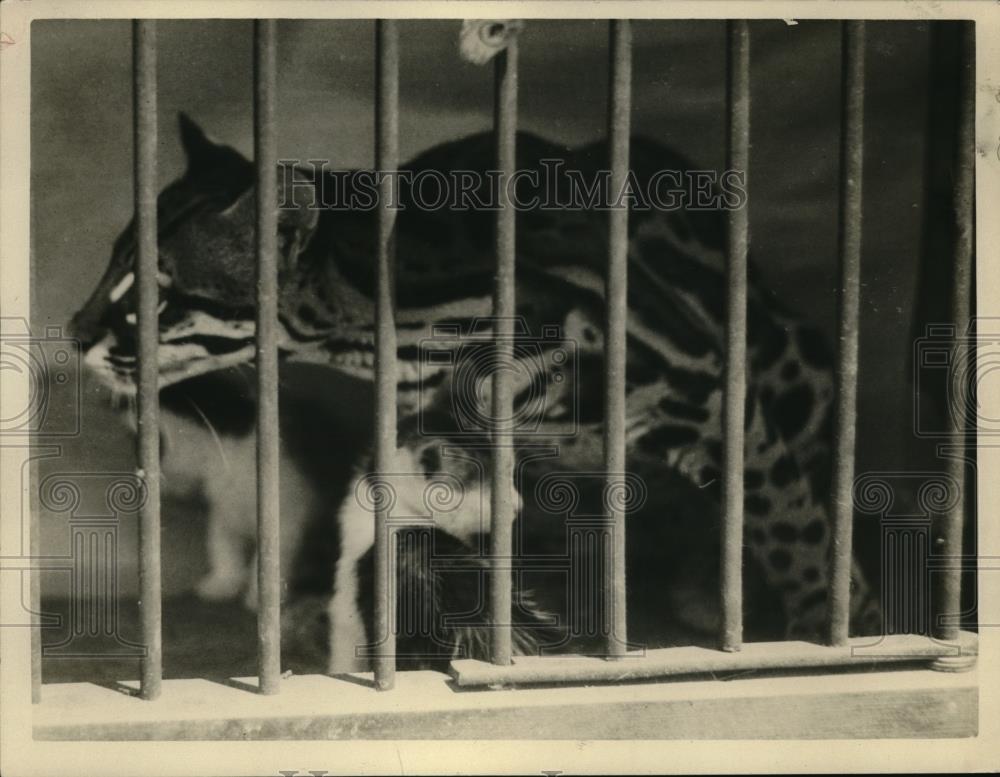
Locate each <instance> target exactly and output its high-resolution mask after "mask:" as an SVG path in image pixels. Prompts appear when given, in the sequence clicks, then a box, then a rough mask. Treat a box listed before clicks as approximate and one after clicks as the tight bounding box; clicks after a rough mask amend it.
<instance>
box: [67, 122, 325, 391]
mask: <svg viewBox="0 0 1000 777" xmlns="http://www.w3.org/2000/svg"><path fill="white" fill-rule="evenodd" d="M180 135H181V142H182V145H183V147H184V151H185V154H186V156H187V169H186V170H185V172H184V174H183V175H182V176H181V177H180V178H178V179H177V180H175V181H174V182H173V183H171V184H170V185H168V186H167V187H166V188H165V189H164V190H163V191H162V192H161V193H160V196H159V200H158V203H157V227H158V252H159V258H158V261H159V272H158V280H159V286H160V304H159V375H160V386H161V387H162V386H167V385H170V384H173V383H177V382H179V381H182V380H185V379H187V378H190V377H193V376H195V375H201V374H204V373H207V372H212V371H214V370H218V369H221V368H223V367H227V366H231V365H235V364H240V363H243V362H247V361H249V360H250V359H251V358H252V357H253V342H254V341H253V337H254V307H255V239H254V231H255V230H254V223H255V202H254V200H255V196H254V192H255V189H254V167H253V164H252V163H251V162H250V161H249V160H248V159H246V158H245V157H244V156H242V155H241V154H240V153H239V152H238V151H236V150H235V149H233V148H231V147H229V146H224V145H219V144H217V143H214V142H212V141H211V140H210V139H209V138H208V137H206V135H205V133H204V132H203V131H202V130H201V128H200V127H198V125H197V124H195V123H194V122H193V121H192V120H191V119H189V118H188V117H187V116H186V115H184V114H181V115H180ZM280 179H281V176H279V183H280ZM315 226H316V212H315V211H312V210H309V209H307V208H304V207H303V208H291V209H281V210H280V211H279V224H278V246H279V257H278V268H279V269H278V271H279V277H280V278H281V279H282V281H285V282H286V283H287V281H288V279H289V278H290V276H292V275H294V271H295V263H296V258H297V257H298V254H299V252H300V251H301V249H302V246H304V245H305V243H306V242H307V241H308V239H309V236H310V235H311V234H312V232H313V230H314V229H315ZM135 259H136V244H135V223H134V220H133V221H132V222H130V223H129V225H128V226H127V227H126V229H125V231H124V232H123V233H122V234H121V235H120V236H119V237H118V239H117V240H116V241H115V245H114V249H113V251H112V254H111V263H110V265H109V266H108V269H107V270H106V271H105V273H104V276H103V278H102V279H101V281H100V282H99V283H98V285H97V288H96V289H95V290H94V293H93V294H92V295H91V297H90V299H89V300H88V301H87V303H86V304H85V305H84V306H83V307H82V308H81V309H80V310H79V312H77V314H76V315H75V316H74V317H73V320H72V322H71V324H70V329H71V332H72V334H73V336H75V337H77V338H79V339H80V340H81V342H82V345H83V348H84V352H85V354H86V363H87V364H88V366H90V367H91V368H92V369H93V370H94V371H95V372H96V373H97V374H98V376H99V377H100V378H101V379H102V380H103V381H104V382H105V383H107V384H109V385H110V386H111V387H112V388H113V389H115V390H116V391H118V392H120V393H125V394H129V393H132V392H134V390H135V383H134V374H135V369H136V350H137V341H136V300H137V290H136V286H135V272H134V271H135Z"/></svg>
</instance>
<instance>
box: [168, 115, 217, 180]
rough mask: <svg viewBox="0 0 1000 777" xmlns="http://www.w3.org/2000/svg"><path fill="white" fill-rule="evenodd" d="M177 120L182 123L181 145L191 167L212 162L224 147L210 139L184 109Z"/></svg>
mask: <svg viewBox="0 0 1000 777" xmlns="http://www.w3.org/2000/svg"><path fill="white" fill-rule="evenodd" d="M177 122H178V124H180V130H181V145H182V146H183V147H184V154H185V155H186V156H187V160H188V166H189V167H200V166H203V165H205V164H207V163H210V162H211V161H212V160H213V159H215V158H216V157H217V156H218V155H219V152H220V151H221V150H222V149H223V148H224V146H220V145H218V144H216V143H213V142H212V141H211V140H209V139H208V136H207V135H206V134H205V131H204V130H203V129H202V128H201V127H199V126H198V124H197V123H196V122H195V120H194V119H192V118H191V117H190V116H188V115H187V114H186V113H184V112H183V111H180V112H179V113H178V114H177Z"/></svg>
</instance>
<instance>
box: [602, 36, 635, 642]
mask: <svg viewBox="0 0 1000 777" xmlns="http://www.w3.org/2000/svg"><path fill="white" fill-rule="evenodd" d="M608 46H609V67H610V73H609V78H608V90H609V91H608V143H609V146H610V156H611V158H610V165H611V179H610V186H611V189H610V193H609V196H610V197H611V200H612V207H611V209H610V210H609V211H608V266H607V274H606V276H605V281H604V284H605V286H604V288H605V292H604V293H605V320H604V333H605V334H604V342H605V345H604V473H605V478H606V481H605V494H606V495H607V497H608V498H607V499H606V502H607V509H608V519H609V520H610V522H611V541H610V543H608V544H607V546H606V547H607V554H606V556H605V561H604V565H603V568H604V579H603V580H602V581H601V582H602V584H603V586H604V588H603V591H604V597H602V598H603V600H604V601H605V603H607V604H610V605H611V607H610V612H607V611H605V613H604V617H605V618H609V617H610V621H611V622H610V630H609V632H608V639H607V646H606V650H607V654H608V655H609V656H622V655H624V654H625V652H626V651H627V640H628V630H627V627H626V622H627V620H626V618H627V612H626V609H625V607H626V598H625V507H624V502H625V500H624V498H622V499H621V500H617V499H614V498H612V496H611V495H612V493H613V492H614V491H616V490H622V489H623V478H624V476H625V349H626V346H625V326H626V321H627V319H628V207H627V205H626V204H625V202H621V203H619V202H617V198H619V197H620V196H621V195H622V193H623V189H624V188H625V184H626V180H627V177H628V164H629V135H630V134H631V124H632V23H631V22H630V21H629V20H628V19H612V20H611V23H610V25H609V29H608ZM619 502H620V504H621V507H620V508H619V507H617V506H616V505H617V504H618V503H619Z"/></svg>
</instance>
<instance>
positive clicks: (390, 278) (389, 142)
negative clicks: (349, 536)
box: [375, 19, 399, 691]
mask: <svg viewBox="0 0 1000 777" xmlns="http://www.w3.org/2000/svg"><path fill="white" fill-rule="evenodd" d="M396 24H397V23H396V21H395V20H392V19H379V20H376V22H375V169H376V170H377V171H378V173H379V176H380V177H379V183H378V196H379V208H378V225H377V227H376V229H377V240H378V256H377V260H376V280H375V470H376V477H377V479H379V480H380V481H383V480H384V479H385V478H386V477H387V476H390V475H391V474H392V472H393V468H394V464H393V461H394V459H395V454H396V375H397V366H396V317H395V311H394V309H393V302H394V298H395V289H394V285H395V263H396V246H395V242H394V230H395V226H396V211H395V210H393V209H392V208H391V207H390V205H391V202H392V188H391V186H392V177H391V173H394V172H395V171H396V169H397V168H398V167H399V32H398V30H397V27H396ZM386 484H387V485H388V483H386ZM388 507H389V500H387V499H381V500H379V501H378V503H377V505H376V512H375V638H376V639H377V640H378V646H377V649H376V655H375V687H376V688H378V689H379V690H382V691H386V690H389V689H391V688H392V687H393V685H394V684H395V682H396V663H395V662H396V632H395V619H396V591H395V584H394V583H395V580H394V578H395V574H396V572H395V569H396V565H395V554H394V551H393V541H392V540H393V538H392V534H391V532H390V529H389V512H388Z"/></svg>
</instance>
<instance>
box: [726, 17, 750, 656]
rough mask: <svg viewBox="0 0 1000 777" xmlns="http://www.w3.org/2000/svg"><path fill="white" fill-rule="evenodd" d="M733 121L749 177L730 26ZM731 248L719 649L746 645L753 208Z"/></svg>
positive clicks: (730, 159) (735, 37)
mask: <svg viewBox="0 0 1000 777" xmlns="http://www.w3.org/2000/svg"><path fill="white" fill-rule="evenodd" d="M727 43H728V52H727V57H728V75H727V83H726V87H727V88H726V113H727V119H728V127H727V137H726V147H727V151H726V154H727V159H726V167H727V169H729V170H739V171H741V172H743V173H746V172H747V170H748V167H749V163H750V29H749V25H748V24H747V22H746V20H734V21H730V22H728V25H727ZM728 215H729V219H728V221H729V223H728V230H727V243H726V281H727V287H728V293H727V297H726V350H725V366H724V373H725V395H724V397H725V398H724V402H723V408H722V425H723V430H722V439H723V451H722V469H723V482H722V505H723V513H722V572H721V583H720V597H721V607H722V623H721V628H722V633H721V634H720V635H719V638H720V646H721V648H722V649H723V650H726V651H736V650H739V649H740V648H741V647H742V646H743V446H744V414H745V412H746V390H747V389H746V370H747V250H748V246H749V240H750V238H749V214H748V206H744V207H742V208H738V209H733V210H730V211H729V214H728Z"/></svg>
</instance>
